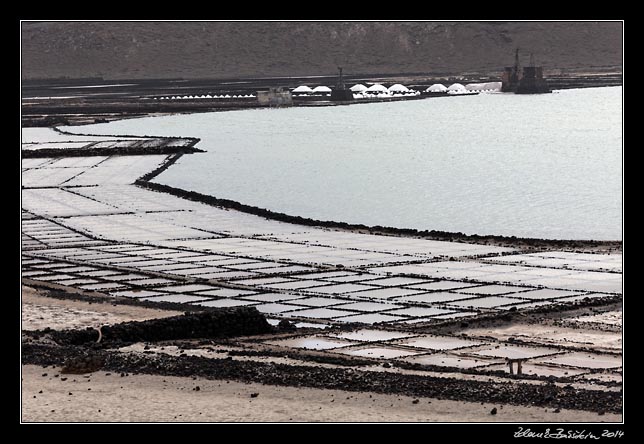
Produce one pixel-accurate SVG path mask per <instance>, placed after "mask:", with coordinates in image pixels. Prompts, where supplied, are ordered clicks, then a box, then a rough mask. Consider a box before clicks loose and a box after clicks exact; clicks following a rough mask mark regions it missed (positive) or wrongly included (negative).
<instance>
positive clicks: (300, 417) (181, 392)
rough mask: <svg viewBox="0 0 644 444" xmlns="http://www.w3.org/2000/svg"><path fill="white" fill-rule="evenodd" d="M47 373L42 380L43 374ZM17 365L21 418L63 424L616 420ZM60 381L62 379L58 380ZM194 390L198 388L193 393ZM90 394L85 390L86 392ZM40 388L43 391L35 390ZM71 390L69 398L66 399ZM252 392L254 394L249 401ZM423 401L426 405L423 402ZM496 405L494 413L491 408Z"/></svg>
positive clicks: (536, 410)
mask: <svg viewBox="0 0 644 444" xmlns="http://www.w3.org/2000/svg"><path fill="white" fill-rule="evenodd" d="M43 373H47V376H45V377H43V376H42V374H43ZM59 373H60V369H58V368H56V369H55V368H51V367H49V368H42V367H39V366H35V365H24V366H23V367H22V421H23V422H34V421H43V422H50V421H62V422H83V421H90V422H289V421H293V422H317V421H321V422H349V421H351V422H489V421H498V422H520V423H530V422H547V423H554V422H575V421H579V422H599V421H608V422H620V421H621V415H615V414H606V415H601V416H600V415H598V414H597V413H591V412H582V411H568V410H562V411H561V412H560V413H554V412H553V409H552V408H549V409H546V408H543V407H538V408H537V407H517V406H509V405H504V406H500V405H493V404H487V403H486V404H484V405H481V404H480V403H472V402H459V401H444V400H436V399H428V398H418V399H419V402H418V403H417V404H414V403H413V400H414V399H416V398H412V397H408V396H398V395H382V394H375V393H372V394H369V393H354V392H343V391H340V390H320V389H311V388H295V387H275V386H267V385H261V384H243V383H239V382H234V381H229V382H226V381H210V380H204V379H201V378H198V379H196V380H193V379H192V378H179V377H171V376H151V375H130V376H126V377H121V376H120V375H119V374H118V373H113V374H111V375H109V376H106V372H104V371H100V372H97V373H94V374H91V375H89V378H86V377H84V376H83V375H61V376H59V377H57V378H56V377H54V375H55V374H59ZM61 377H67V380H66V381H61V379H60V378H61ZM196 386H199V388H200V390H199V391H195V390H193V389H194V388H195V387H196ZM88 389H91V390H88ZM40 390H42V393H38V392H39V391H40ZM70 393H71V395H70ZM251 393H258V396H257V397H255V398H251ZM428 401H431V403H430V402H428ZM493 407H497V409H498V413H497V414H496V415H491V414H490V411H491V409H492V408H493Z"/></svg>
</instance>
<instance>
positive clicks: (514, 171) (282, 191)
mask: <svg viewBox="0 0 644 444" xmlns="http://www.w3.org/2000/svg"><path fill="white" fill-rule="evenodd" d="M70 130H71V131H77V132H83V133H95V134H135V135H145V134H148V135H159V136H192V137H199V138H200V139H201V142H200V143H199V144H198V145H197V147H199V148H201V149H204V150H207V153H203V154H195V155H188V156H183V157H182V158H181V159H180V160H179V161H178V162H177V163H176V164H175V165H173V166H172V167H171V168H169V169H168V170H166V171H165V172H163V173H162V174H161V175H159V176H158V177H157V178H156V179H155V181H156V182H159V183H163V184H167V185H171V186H173V187H178V188H182V189H186V190H193V191H198V192H200V193H203V194H209V195H213V196H216V197H219V198H226V199H232V200H236V201H239V202H242V203H245V204H249V205H254V206H258V207H262V208H267V209H270V210H273V211H278V212H282V213H287V214H291V215H298V216H304V217H308V218H312V219H318V220H334V221H342V222H349V223H361V224H366V225H382V226H391V227H398V228H417V229H428V230H432V229H433V230H444V231H452V232H463V233H467V234H497V235H508V236H512V235H513V236H519V237H537V238H551V239H597V240H621V239H622V87H606V88H589V89H576V90H562V91H555V92H554V93H553V94H544V95H514V94H481V95H477V96H464V97H450V98H439V99H429V100H417V101H401V102H391V103H372V104H361V105H355V106H334V107H297V108H283V109H254V110H243V111H230V112H218V113H202V114H188V115H174V116H164V117H150V118H142V119H132V120H123V121H118V122H112V123H109V124H98V125H91V126H82V127H75V128H70Z"/></svg>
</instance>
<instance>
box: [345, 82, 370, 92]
mask: <svg viewBox="0 0 644 444" xmlns="http://www.w3.org/2000/svg"><path fill="white" fill-rule="evenodd" d="M349 89H350V90H351V91H353V92H354V93H361V92H363V91H366V90H367V87H366V86H364V85H363V84H362V83H356V84H355V85H353V86H352V87H351V88H349Z"/></svg>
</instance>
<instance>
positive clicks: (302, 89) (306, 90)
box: [293, 85, 313, 93]
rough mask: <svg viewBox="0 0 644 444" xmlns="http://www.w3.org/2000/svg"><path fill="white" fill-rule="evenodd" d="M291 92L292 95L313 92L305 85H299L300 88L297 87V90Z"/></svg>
mask: <svg viewBox="0 0 644 444" xmlns="http://www.w3.org/2000/svg"><path fill="white" fill-rule="evenodd" d="M293 92H294V93H312V92H313V90H312V89H311V88H310V87H308V86H306V85H301V86H298V87H297V88H295V89H294V90H293Z"/></svg>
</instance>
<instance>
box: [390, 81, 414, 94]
mask: <svg viewBox="0 0 644 444" xmlns="http://www.w3.org/2000/svg"><path fill="white" fill-rule="evenodd" d="M407 91H409V88H407V87H406V86H405V85H401V84H400V83H396V84H395V85H391V86H390V87H389V92H390V93H393V92H407Z"/></svg>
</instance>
